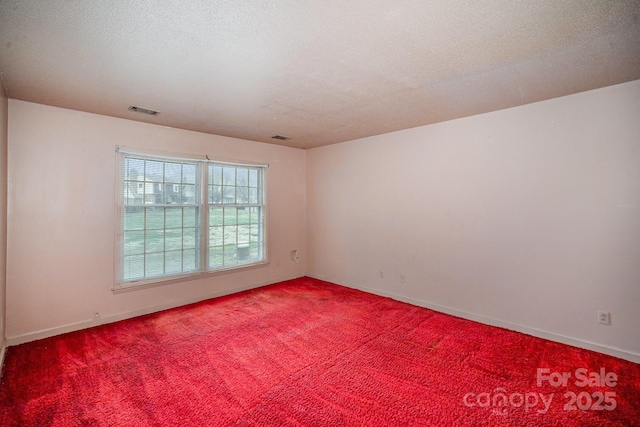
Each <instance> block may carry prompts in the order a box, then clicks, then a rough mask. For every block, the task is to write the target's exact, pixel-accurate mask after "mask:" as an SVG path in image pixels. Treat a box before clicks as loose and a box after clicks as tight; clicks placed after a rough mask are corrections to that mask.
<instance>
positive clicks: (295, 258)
mask: <svg viewBox="0 0 640 427" xmlns="http://www.w3.org/2000/svg"><path fill="white" fill-rule="evenodd" d="M290 256H291V261H294V262H298V250H297V249H294V250H292V251H291V254H290Z"/></svg>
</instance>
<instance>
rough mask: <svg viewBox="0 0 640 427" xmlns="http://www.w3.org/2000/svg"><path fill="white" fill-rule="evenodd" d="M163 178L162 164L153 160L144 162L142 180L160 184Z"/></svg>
mask: <svg viewBox="0 0 640 427" xmlns="http://www.w3.org/2000/svg"><path fill="white" fill-rule="evenodd" d="M163 177H164V162H157V161H155V160H147V161H145V170H144V180H145V181H154V182H162V178H163Z"/></svg>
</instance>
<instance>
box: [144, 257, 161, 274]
mask: <svg viewBox="0 0 640 427" xmlns="http://www.w3.org/2000/svg"><path fill="white" fill-rule="evenodd" d="M144 273H145V276H162V275H163V274H164V253H162V252H161V253H157V254H147V258H146V263H145V272H144Z"/></svg>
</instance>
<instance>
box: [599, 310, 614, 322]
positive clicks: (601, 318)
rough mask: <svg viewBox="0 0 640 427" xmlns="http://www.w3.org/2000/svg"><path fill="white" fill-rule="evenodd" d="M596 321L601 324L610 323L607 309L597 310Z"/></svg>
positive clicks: (609, 314)
mask: <svg viewBox="0 0 640 427" xmlns="http://www.w3.org/2000/svg"><path fill="white" fill-rule="evenodd" d="M598 323H600V324H602V325H610V324H611V313H609V312H608V311H598Z"/></svg>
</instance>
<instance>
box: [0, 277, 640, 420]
mask: <svg viewBox="0 0 640 427" xmlns="http://www.w3.org/2000/svg"><path fill="white" fill-rule="evenodd" d="M538 380H540V383H538ZM565 380H566V381H565ZM639 407H640V365H637V364H634V363H631V362H626V361H623V360H620V359H617V358H613V357H609V356H605V355H602V354H598V353H594V352H590V351H585V350H581V349H577V348H574V347H569V346H566V345H562V344H557V343H554V342H550V341H545V340H542V339H538V338H533V337H530V336H527V335H523V334H519V333H515V332H511V331H507V330H504V329H499V328H494V327H490V326H485V325H482V324H478V323H474V322H470V321H467V320H462V319H459V318H455V317H452V316H448V315H444V314H440V313H436V312H434V311H430V310H427V309H424V308H419V307H415V306H411V305H408V304H404V303H401V302H397V301H393V300H391V299H387V298H382V297H378V296H375V295H370V294H367V293H364V292H360V291H357V290H352V289H348V288H344V287H341V286H337V285H333V284H330V283H326V282H321V281H318V280H314V279H309V278H303V279H298V280H292V281H288V282H284V283H280V284H276V285H272V286H267V287H264V288H261V289H256V290H252V291H247V292H243V293H239V294H235V295H231V296H227V297H223V298H216V299H212V300H208V301H204V302H201V303H198V304H193V305H190V306H186V307H180V308H177V309H173V310H168V311H165V312H161V313H156V314H153V315H148V316H144V317H140V318H136V319H132V320H127V321H123V322H119V323H114V324H110V325H104V326H100V327H97V328H93V329H89V330H85V331H79V332H74V333H70V334H66V335H62V336H57V337H53V338H49V339H44V340H40V341H36V342H32V343H28V344H23V345H19V346H15V347H10V348H9V349H8V352H7V355H6V361H5V366H4V375H3V378H2V386H1V390H0V424H1V425H3V426H9V425H17V426H18V425H19V426H49V425H53V426H80V425H98V426H118V425H122V426H149V425H157V426H174V425H175V426H199V425H206V426H228V425H239V426H244V425H255V426H288V425H290V426H363V425H370V426H418V425H427V426H632V425H640V409H639Z"/></svg>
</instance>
